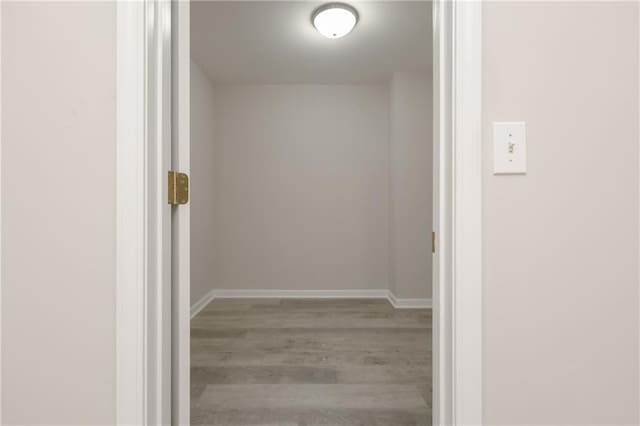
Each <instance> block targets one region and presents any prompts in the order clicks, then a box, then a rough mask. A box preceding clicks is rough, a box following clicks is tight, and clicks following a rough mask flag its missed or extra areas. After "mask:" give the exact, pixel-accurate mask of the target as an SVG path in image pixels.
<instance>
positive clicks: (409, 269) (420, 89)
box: [389, 72, 433, 298]
mask: <svg viewBox="0 0 640 426" xmlns="http://www.w3.org/2000/svg"><path fill="white" fill-rule="evenodd" d="M390 86H391V87H390V90H391V96H390V97H391V99H390V126H391V131H390V136H389V176H390V209H391V211H390V220H391V223H390V228H389V230H390V238H389V240H390V254H391V262H390V265H391V271H390V272H391V273H390V279H389V286H390V289H391V291H393V293H394V295H395V296H396V297H398V298H430V297H431V230H432V228H433V226H432V216H433V207H432V206H433V200H432V186H433V167H432V161H433V160H432V159H433V143H432V141H433V135H432V121H433V120H432V112H431V111H432V105H433V91H432V82H431V76H430V75H429V74H426V73H406V72H400V73H394V75H393V79H392V80H391V85H390Z"/></svg>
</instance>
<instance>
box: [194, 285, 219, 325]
mask: <svg viewBox="0 0 640 426" xmlns="http://www.w3.org/2000/svg"><path fill="white" fill-rule="evenodd" d="M215 292H216V291H215V290H211V291H209V292H208V293H207V294H205V295H204V296H202V297H201V298H200V300H198V301H197V302H196V303H194V304H193V305H191V318H192V319H193V317H195V316H196V315H198V314H199V313H200V311H201V310H203V309H204V307H205V306H207V305H208V304H209V303H211V301H212V300H213V299H214V298H215V297H216V296H215Z"/></svg>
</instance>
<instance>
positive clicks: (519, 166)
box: [493, 121, 527, 175]
mask: <svg viewBox="0 0 640 426" xmlns="http://www.w3.org/2000/svg"><path fill="white" fill-rule="evenodd" d="M525 133H526V132H525V123H524V122H522V121H519V122H500V123H498V122H494V123H493V174H495V175H503V174H524V173H526V172H527V142H526V134H525Z"/></svg>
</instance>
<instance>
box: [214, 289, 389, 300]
mask: <svg viewBox="0 0 640 426" xmlns="http://www.w3.org/2000/svg"><path fill="white" fill-rule="evenodd" d="M213 292H214V297H215V298H217V299H237V298H255V299H261V298H276V299H384V298H386V297H387V294H388V291H387V290H214V291H213Z"/></svg>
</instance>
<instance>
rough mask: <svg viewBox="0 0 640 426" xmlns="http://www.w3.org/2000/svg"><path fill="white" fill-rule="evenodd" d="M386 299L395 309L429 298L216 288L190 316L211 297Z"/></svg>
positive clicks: (425, 303) (426, 303)
mask: <svg viewBox="0 0 640 426" xmlns="http://www.w3.org/2000/svg"><path fill="white" fill-rule="evenodd" d="M243 298H244V299H248V298H250V299H268V298H271V299H274V298H275V299H387V300H388V301H389V303H391V305H392V306H393V307H394V308H396V309H427V308H431V307H432V302H431V299H416V298H413V299H399V298H397V297H396V296H395V295H394V294H393V293H392V292H391V291H389V290H218V289H214V290H211V291H210V292H208V293H207V294H205V295H204V296H203V297H202V298H201V299H200V300H198V301H197V302H196V303H194V304H193V306H192V307H191V318H193V317H195V316H196V315H198V313H199V312H200V311H201V310H202V309H204V307H205V306H207V305H208V304H209V303H210V302H211V301H212V300H213V299H243Z"/></svg>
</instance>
